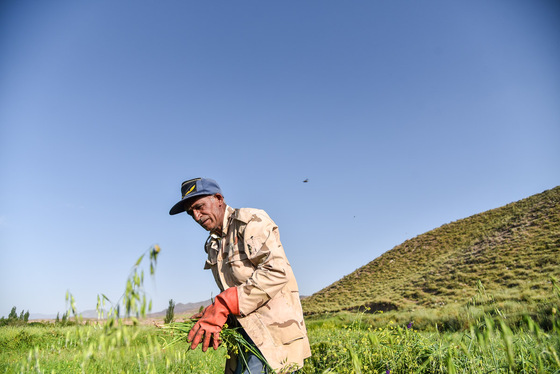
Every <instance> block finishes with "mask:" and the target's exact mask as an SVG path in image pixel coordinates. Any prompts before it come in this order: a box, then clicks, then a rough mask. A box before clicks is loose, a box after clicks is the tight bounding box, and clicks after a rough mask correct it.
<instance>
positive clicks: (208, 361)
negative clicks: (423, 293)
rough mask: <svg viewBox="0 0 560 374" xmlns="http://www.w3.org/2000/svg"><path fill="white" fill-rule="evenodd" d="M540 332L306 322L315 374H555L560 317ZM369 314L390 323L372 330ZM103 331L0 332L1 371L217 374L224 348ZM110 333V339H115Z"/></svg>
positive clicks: (559, 367) (498, 324) (147, 329)
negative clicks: (202, 347) (193, 346)
mask: <svg viewBox="0 0 560 374" xmlns="http://www.w3.org/2000/svg"><path fill="white" fill-rule="evenodd" d="M550 313H551V314H552V316H551V317H550V318H549V319H550V320H552V321H553V325H552V326H551V327H550V329H549V330H548V331H545V330H543V329H542V328H540V327H539V326H538V324H536V323H534V321H533V320H532V319H531V318H530V317H528V316H525V317H524V318H523V322H522V323H520V324H519V325H518V326H517V327H514V328H509V327H508V326H507V324H505V323H503V322H504V321H505V319H504V318H503V317H501V316H500V314H499V313H497V314H496V315H490V314H487V313H481V314H478V315H477V316H476V317H475V316H474V313H473V314H472V316H473V317H472V318H471V319H470V322H469V326H468V328H467V329H465V330H463V331H458V332H444V331H439V330H436V329H434V330H433V331H419V330H417V329H415V328H414V327H413V326H414V325H412V326H410V328H409V327H408V326H407V325H408V323H406V324H401V323H398V322H396V321H394V320H393V319H391V318H390V317H389V319H388V320H385V319H384V318H386V316H387V314H386V313H377V314H375V315H368V314H363V313H359V314H356V313H342V314H336V315H330V316H325V317H322V318H317V317H314V318H313V319H308V320H307V325H308V330H309V337H310V342H311V350H312V353H313V355H312V357H311V358H310V359H308V360H306V363H305V367H304V368H303V370H302V373H304V374H315V373H340V374H342V373H383V374H386V373H388V372H390V373H555V372H560V360H559V355H560V319H559V318H558V312H557V311H556V310H551V311H550ZM374 317H379V318H381V319H382V320H385V321H387V322H386V324H385V325H384V326H383V327H376V326H374V325H372V323H371V322H372V320H373V319H374ZM118 332H119V330H114V331H113V332H112V333H111V334H107V330H106V329H104V328H102V327H96V326H84V325H80V326H57V325H48V324H47V325H43V326H13V327H12V326H6V327H2V328H0V373H51V372H54V373H61V372H72V373H81V372H83V373H108V372H114V373H221V372H223V366H224V362H225V359H226V351H225V349H224V348H223V347H220V349H218V350H217V351H214V350H212V349H210V350H208V352H206V353H202V352H201V350H200V348H197V349H196V350H194V351H192V350H190V349H189V344H188V343H186V342H185V341H181V342H176V343H175V344H173V345H171V346H167V347H166V344H165V342H166V341H167V342H170V341H173V340H174V336H173V335H172V332H173V330H162V329H158V328H156V327H154V326H127V327H123V329H122V330H121V336H117V333H118ZM113 333H114V334H115V335H113Z"/></svg>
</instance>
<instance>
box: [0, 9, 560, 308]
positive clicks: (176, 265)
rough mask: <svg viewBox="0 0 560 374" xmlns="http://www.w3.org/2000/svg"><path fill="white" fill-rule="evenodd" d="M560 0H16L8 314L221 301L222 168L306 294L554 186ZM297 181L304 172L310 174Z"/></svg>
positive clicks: (8, 43) (559, 112)
mask: <svg viewBox="0 0 560 374" xmlns="http://www.w3.org/2000/svg"><path fill="white" fill-rule="evenodd" d="M559 35H560V6H559V5H558V2H556V1H538V0H537V1H530V2H528V1H518V0H498V1H492V2H487V1H482V0H473V1H468V2H467V1H464V2H448V1H443V0H441V1H433V0H426V1H402V0H397V1H377V0H376V1H346V2H340V1H328V0H321V1H319V0H309V1H304V2H301V1H268V2H263V1H237V2H232V1H223V0H217V1H212V2H203V1H167V2H151V1H120V2H117V1H106V0H102V1H91V2H86V1H51V2H42V1H29V0H24V1H17V2H16V1H8V2H4V3H3V5H1V6H0V180H1V184H0V287H1V288H0V315H3V316H7V315H8V313H9V312H10V309H11V307H12V306H16V307H17V308H18V311H19V310H22V309H24V310H29V311H30V312H31V314H32V315H33V314H34V313H51V314H56V312H59V311H60V312H63V311H64V310H65V301H64V296H65V293H66V291H67V290H69V291H70V292H71V293H72V294H73V295H74V296H75V298H76V300H77V305H78V308H79V309H81V310H86V309H92V308H95V304H96V295H98V294H100V293H104V294H106V295H107V296H108V297H109V298H112V299H114V300H116V299H118V298H119V296H120V295H121V294H122V292H123V290H124V285H125V281H126V277H127V275H128V272H129V270H130V268H131V266H132V265H133V264H134V262H135V260H136V259H137V258H138V257H139V256H140V254H141V253H143V252H144V251H145V250H147V249H148V248H149V247H150V246H151V245H153V244H159V245H160V246H161V248H162V252H161V254H160V258H159V263H158V268H157V271H156V277H155V282H152V281H151V280H150V279H149V278H148V279H146V281H145V283H146V289H147V291H148V292H149V296H150V297H151V298H152V300H153V302H154V310H156V311H157V310H162V309H164V308H166V307H167V304H168V301H169V299H171V298H172V299H174V300H175V301H176V302H196V301H201V300H206V299H208V298H210V296H212V295H214V296H215V295H216V293H217V287H216V286H215V285H214V281H213V279H212V276H211V274H210V273H209V272H208V271H204V270H203V269H202V267H203V263H204V260H205V254H204V251H203V243H204V240H205V238H206V232H205V231H204V230H203V229H202V228H200V227H199V226H198V225H196V224H195V223H194V222H193V221H192V220H191V219H190V217H188V216H186V215H184V214H183V215H180V216H169V215H168V211H169V209H170V208H171V206H172V205H173V204H174V203H175V202H176V201H178V199H179V197H180V192H179V187H180V184H181V182H182V181H183V180H186V179H190V178H193V177H199V176H205V177H211V178H214V179H216V180H217V181H218V182H219V183H220V185H221V186H222V189H223V190H224V194H225V197H226V201H227V202H228V203H229V204H230V205H231V206H234V207H256V208H262V209H265V210H266V211H267V212H268V213H269V214H270V216H271V217H272V218H273V219H274V220H275V221H276V223H277V224H278V225H279V227H280V234H281V238H282V241H283V244H284V247H285V249H286V252H287V254H288V257H289V259H290V261H291V263H292V266H293V268H294V271H295V274H296V277H297V279H298V283H299V286H300V291H301V293H302V294H304V295H310V294H312V293H314V292H317V291H319V290H320V289H322V288H323V287H325V286H328V285H329V284H331V283H332V282H334V281H336V280H338V279H340V278H341V277H343V276H344V275H346V274H348V273H350V272H352V271H354V270H355V269H357V268H359V267H360V266H362V265H365V264H366V263H368V262H369V261H371V260H373V259H375V258H376V257H378V256H379V255H381V254H382V253H384V252H386V251H388V250H390V249H391V248H393V247H394V246H395V245H398V244H400V243H402V242H403V241H404V240H406V239H409V238H412V237H414V236H416V235H419V234H422V233H424V232H426V231H429V230H431V229H433V228H436V227H439V226H441V225H442V224H445V223H448V222H451V221H455V220H457V219H460V218H464V217H468V216H470V215H472V214H476V213H479V212H482V211H485V210H488V209H492V208H496V207H499V206H502V205H505V204H507V203H510V202H512V201H517V200H520V199H522V198H525V197H528V196H530V195H533V194H536V193H540V192H542V191H544V190H547V189H550V188H553V187H555V186H557V185H559V184H560V167H559V166H558V165H560V146H559V145H560V105H559V103H560V69H559V66H560V43H558V36H559ZM305 178H309V183H303V182H302V181H303V180H304V179H305Z"/></svg>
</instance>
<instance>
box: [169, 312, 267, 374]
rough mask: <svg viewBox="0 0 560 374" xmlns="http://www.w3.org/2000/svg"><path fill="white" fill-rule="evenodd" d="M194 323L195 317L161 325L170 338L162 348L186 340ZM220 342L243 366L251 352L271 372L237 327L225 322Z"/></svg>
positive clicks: (262, 357) (264, 360)
mask: <svg viewBox="0 0 560 374" xmlns="http://www.w3.org/2000/svg"><path fill="white" fill-rule="evenodd" d="M195 323H196V319H192V320H190V321H185V322H171V323H168V324H165V325H162V326H159V327H161V328H162V329H163V330H167V331H169V332H170V335H171V336H172V339H171V340H170V341H165V344H164V345H163V349H165V348H168V347H171V346H173V345H175V344H177V343H179V342H184V341H187V336H188V335H189V331H191V329H192V327H193V326H194V324H195ZM220 344H221V345H223V346H224V347H225V348H226V349H227V352H228V354H230V353H233V354H235V355H237V358H238V360H241V361H242V363H243V365H244V366H247V361H246V353H249V352H250V353H252V354H254V355H255V356H256V357H258V358H259V360H261V361H262V362H264V364H265V366H266V367H267V369H268V372H270V373H273V372H274V371H273V369H272V368H271V367H270V365H269V364H268V362H267V361H266V359H265V358H264V356H263V355H262V353H261V352H260V351H259V350H258V349H257V347H255V346H254V345H253V344H251V343H249V342H248V341H247V339H245V338H244V337H243V335H241V333H240V332H239V331H238V328H230V327H228V325H227V324H225V325H224V327H223V328H222V331H220Z"/></svg>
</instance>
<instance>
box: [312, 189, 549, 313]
mask: <svg viewBox="0 0 560 374" xmlns="http://www.w3.org/2000/svg"><path fill="white" fill-rule="evenodd" d="M550 276H554V277H556V278H560V186H559V187H556V188H553V189H551V190H547V191H544V192H543V193H540V194H537V195H534V196H531V197H529V198H527V199H524V200H520V201H518V202H514V203H511V204H508V205H506V206H503V207H501V208H497V209H492V210H489V211H487V212H484V213H480V214H476V215H474V216H471V217H468V218H465V219H461V220H458V221H455V222H452V223H449V224H445V225H443V226H441V227H439V228H437V229H434V230H432V231H429V232H427V233H425V234H422V235H419V236H417V237H415V238H413V239H410V240H407V241H405V242H404V243H402V244H400V245H398V246H396V247H394V248H393V249H391V250H389V251H388V252H386V253H384V254H383V255H381V256H379V257H378V258H376V259H375V260H373V261H371V262H370V263H368V264H367V265H365V266H362V267H361V268H359V269H357V270H356V271H354V272H352V273H351V274H349V275H347V276H345V277H343V278H342V279H340V280H338V281H336V282H335V283H333V284H332V285H330V286H328V287H326V288H324V289H322V290H320V291H319V292H317V293H315V294H313V295H311V296H310V297H308V298H306V299H304V300H302V304H303V309H304V313H305V314H307V315H309V314H315V313H322V312H335V311H341V310H360V309H364V308H365V307H368V308H371V309H370V310H371V311H376V310H411V309H414V308H416V307H425V308H438V307H441V306H443V305H445V304H448V303H461V304H464V303H466V302H467V301H468V300H470V299H471V298H472V296H473V295H474V294H475V293H476V290H477V283H478V281H479V280H480V281H481V282H482V285H483V286H484V287H485V289H486V291H487V292H488V293H490V294H492V295H493V296H494V298H495V300H496V301H504V302H505V301H507V300H515V301H525V302H538V301H539V300H542V299H545V298H546V297H548V296H550V293H551V291H550V289H551V284H550Z"/></svg>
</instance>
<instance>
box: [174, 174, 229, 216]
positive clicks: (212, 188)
mask: <svg viewBox="0 0 560 374" xmlns="http://www.w3.org/2000/svg"><path fill="white" fill-rule="evenodd" d="M217 193H219V194H221V195H223V194H222V190H221V189H220V186H218V183H216V181H215V180H214V179H209V178H194V179H189V180H188V181H184V182H183V184H181V201H179V202H178V203H177V204H175V205H173V208H171V210H170V211H169V214H171V215H174V214H177V213H181V212H184V211H185V203H186V202H187V200H189V199H192V198H193V197H197V196H204V195H214V194H217Z"/></svg>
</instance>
